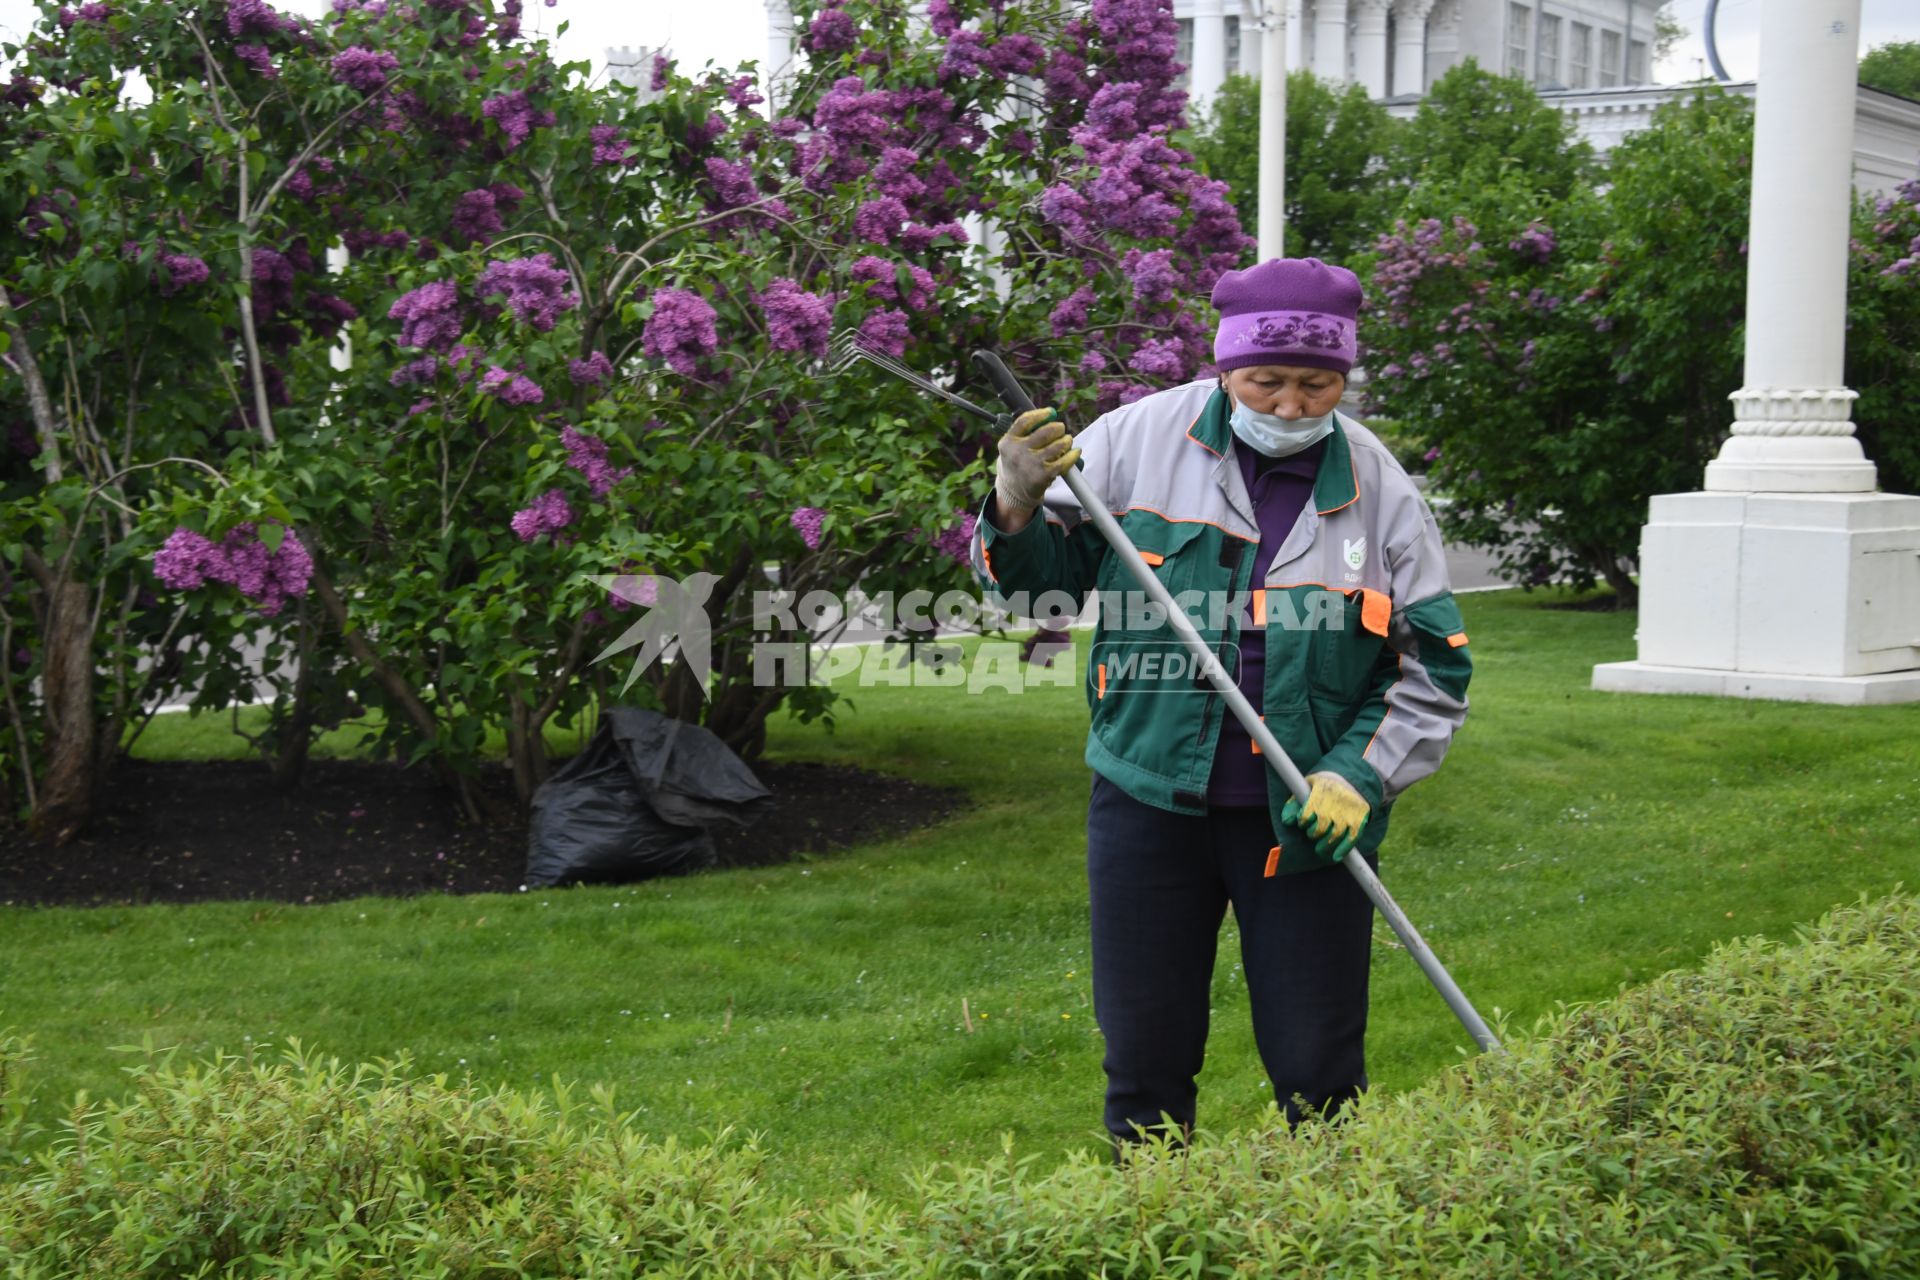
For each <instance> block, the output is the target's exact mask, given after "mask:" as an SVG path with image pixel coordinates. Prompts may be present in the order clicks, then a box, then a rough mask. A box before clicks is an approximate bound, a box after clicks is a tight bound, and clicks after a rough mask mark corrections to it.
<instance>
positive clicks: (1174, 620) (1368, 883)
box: [973, 351, 1503, 1053]
mask: <svg viewBox="0 0 1920 1280" xmlns="http://www.w3.org/2000/svg"><path fill="white" fill-rule="evenodd" d="M973 365H974V368H976V369H978V370H980V372H981V373H983V374H985V375H986V377H987V380H988V381H989V382H991V383H992V384H993V389H994V393H995V394H996V395H998V396H999V397H1000V402H1001V403H1002V404H1004V405H1006V406H1007V408H1008V409H1010V410H1012V411H1013V412H1014V413H1016V414H1020V413H1025V412H1026V411H1027V410H1029V409H1031V408H1033V407H1034V404H1033V401H1032V400H1031V399H1029V398H1028V396H1027V393H1026V391H1025V390H1023V389H1022V388H1021V386H1020V383H1019V382H1018V380H1016V379H1015V378H1014V376H1013V371H1012V370H1010V369H1008V368H1007V366H1006V365H1005V364H1004V363H1002V362H1001V360H1000V357H999V356H997V355H995V354H994V353H993V352H991V351H976V352H974V353H973ZM1061 478H1062V479H1064V480H1065V481H1066V482H1067V488H1068V489H1069V490H1071V491H1072V493H1073V497H1074V500H1075V501H1076V502H1078V503H1079V504H1080V509H1081V510H1082V511H1084V512H1086V514H1087V516H1088V518H1090V519H1091V520H1092V521H1093V524H1094V527H1095V528H1096V529H1098V530H1099V531H1100V534H1101V536H1102V537H1104V538H1105V539H1106V540H1107V546H1108V547H1109V548H1110V549H1111V550H1112V551H1113V553H1114V554H1115V555H1118V556H1119V557H1120V561H1121V563H1122V564H1124V565H1125V566H1126V568H1127V572H1128V573H1129V574H1130V575H1131V576H1132V577H1133V580H1134V582H1136V583H1137V584H1138V585H1139V587H1140V589H1141V590H1142V591H1144V592H1146V593H1147V598H1148V599H1150V600H1152V601H1153V602H1154V604H1156V605H1158V606H1159V608H1160V610H1161V612H1162V613H1163V614H1164V615H1165V617H1166V619H1167V625H1168V626H1169V627H1170V628H1172V630H1173V633H1174V635H1175V636H1176V637H1178V638H1179V640H1180V642H1181V644H1182V645H1183V646H1185V648H1186V650H1187V652H1188V653H1190V654H1192V655H1193V657H1194V659H1195V660H1196V661H1197V662H1198V663H1199V664H1200V666H1199V669H1200V671H1202V672H1203V673H1204V674H1205V675H1206V677H1207V681H1208V683H1210V684H1211V685H1212V686H1213V687H1214V690H1215V691H1216V692H1217V693H1219V695H1220V696H1221V697H1222V698H1223V699H1225V701H1226V704H1227V708H1228V710H1230V711H1232V712H1233V717H1234V719H1236V720H1238V721H1239V722H1240V725H1241V727H1242V728H1244V729H1245V730H1246V731H1247V733H1248V734H1249V735H1251V736H1252V738H1253V740H1254V742H1255V743H1256V744H1258V745H1259V747H1260V753H1261V758H1262V759H1264V760H1265V761H1266V762H1267V764H1268V765H1269V766H1271V767H1272V769H1273V771H1274V772H1275V773H1277V774H1279V775H1280V780H1281V781H1282V782H1284V783H1285V784H1286V786H1287V790H1288V791H1289V792H1291V793H1292V795H1293V797H1294V799H1296V800H1298V801H1299V802H1300V804H1301V805H1303V806H1304V805H1305V804H1306V803H1307V796H1308V787H1307V780H1306V779H1305V778H1304V777H1302V776H1301V774H1300V770H1299V768H1298V766H1296V765H1295V764H1294V763H1293V761H1292V760H1291V759H1289V758H1288V756H1287V753H1286V750H1285V749H1284V748H1283V747H1281V745H1280V743H1279V740H1278V739H1276V738H1275V737H1274V736H1273V731H1272V730H1271V729H1268V728H1267V726H1266V722H1265V721H1263V720H1262V719H1261V718H1260V714H1259V713H1258V712H1257V711H1255V710H1254V709H1253V705H1252V704H1251V703H1249V702H1248V701H1247V696H1246V695H1245V694H1244V693H1242V692H1240V686H1239V684H1238V683H1236V682H1235V680H1234V679H1233V677H1232V676H1230V675H1228V674H1227V671H1226V668H1225V666H1224V665H1222V663H1221V662H1220V655H1219V654H1217V653H1215V652H1214V651H1213V649H1212V648H1211V647H1209V646H1208V644H1207V642H1206V641H1205V640H1203V639H1202V638H1201V636H1200V633H1199V631H1198V630H1196V629H1195V627H1194V625H1193V620H1192V619H1191V618H1189V617H1187V615H1186V611H1185V610H1183V609H1181V608H1180V607H1179V606H1178V605H1176V604H1175V603H1174V600H1173V596H1172V595H1171V594H1170V593H1169V592H1168V591H1167V587H1166V584H1165V583H1163V582H1161V581H1160V578H1159V576H1158V575H1157V574H1155V573H1154V571H1153V569H1152V568H1151V567H1150V566H1149V565H1148V564H1147V562H1146V561H1145V560H1143V559H1141V558H1140V552H1139V551H1138V549H1136V548H1135V547H1134V545H1133V542H1132V540H1131V539H1129V538H1128V537H1127V535H1126V534H1125V533H1123V532H1122V531H1121V529H1120V522H1119V521H1117V520H1115V519H1114V518H1113V513H1112V512H1110V511H1108V510H1107V504H1106V501H1105V499H1103V498H1102V497H1101V496H1100V495H1099V494H1096V493H1095V492H1093V490H1092V489H1091V488H1090V487H1089V486H1088V485H1087V481H1086V477H1085V476H1084V475H1083V474H1082V473H1081V471H1080V468H1079V467H1077V466H1076V467H1074V468H1073V469H1072V470H1070V471H1068V472H1067V473H1066V474H1065V475H1064V476H1063V477H1061ZM1340 865H1341V866H1343V867H1345V868H1346V869H1347V871H1348V872H1349V873H1350V874H1351V875H1352V876H1353V878H1354V879H1355V880H1357V881H1359V882H1360V888H1361V889H1362V890H1363V891H1365V893H1366V895H1367V897H1368V898H1370V899H1372V900H1373V905H1374V906H1376V907H1378V908H1379V909H1380V914H1381V915H1383V916H1385V917H1386V919H1387V923H1388V924H1389V925H1391V926H1392V928H1393V932H1394V933H1395V935H1396V936H1398V937H1399V939H1400V942H1401V945H1402V946H1404V947H1406V949H1407V954H1409V955H1411V956H1412V957H1413V958H1414V960H1415V961H1416V962H1417V963H1418V964H1419V965H1420V968H1421V969H1422V970H1423V971H1424V972H1425V973H1426V975H1427V978H1428V980H1429V981H1431V982H1432V983H1433V985H1434V987H1435V988H1436V989H1437V990H1438V991H1439V992H1440V995H1441V998H1442V999H1444V1000H1445V1001H1446V1002H1447V1006H1448V1007H1449V1008H1451V1009H1452V1010H1453V1012H1454V1016H1455V1017H1457V1018H1459V1019H1460V1022H1461V1025H1463V1026H1465V1027H1466V1029H1467V1033H1468V1034H1469V1035H1471V1036H1472V1037H1473V1038H1474V1041H1475V1042H1476V1043H1477V1044H1479V1046H1480V1047H1481V1048H1482V1049H1484V1050H1487V1051H1488V1052H1492V1053H1499V1052H1503V1050H1502V1049H1501V1048H1500V1042H1499V1041H1498V1040H1496V1039H1494V1035H1493V1032H1492V1031H1491V1030H1489V1029H1488V1027H1487V1024H1486V1022H1485V1021H1483V1020H1482V1019H1481V1017H1480V1015H1479V1014H1478V1013H1477V1012H1475V1010H1474V1007H1473V1005H1472V1004H1470V1003H1469V1002H1468V1000H1467V997H1466V996H1465V995H1464V994H1463V993H1462V992H1461V990H1460V988H1459V986H1457V985H1456V984H1455V983H1454V981H1453V977H1452V975H1450V974H1449V973H1448V972H1447V970H1446V967H1445V966H1444V965H1442V964H1441V963H1440V959H1439V957H1438V956H1436V955H1434V954H1433V949H1432V948H1431V947H1429V946H1428V945H1427V942H1426V939H1424V938H1422V937H1421V936H1420V931H1419V930H1418V929H1415V928H1414V927H1413V921H1411V920H1409V919H1408V918H1407V913H1406V912H1404V911H1402V910H1401V909H1400V904H1399V903H1397V902H1395V901H1394V900H1393V895H1392V894H1390V893H1388V892H1387V887H1386V886H1385V885H1384V884H1381V883H1380V877H1378V876H1376V875H1375V874H1374V873H1373V868H1372V867H1369V866H1368V865H1367V860H1366V859H1365V858H1362V857H1358V856H1353V857H1347V858H1343V859H1341V861H1340Z"/></svg>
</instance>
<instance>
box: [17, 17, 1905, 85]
mask: <svg viewBox="0 0 1920 1280" xmlns="http://www.w3.org/2000/svg"><path fill="white" fill-rule="evenodd" d="M1761 2H1762V0H1721V4H1720V19H1719V43H1720V59H1721V61H1722V62H1724V63H1725V64H1726V67H1727V72H1728V74H1729V75H1731V76H1733V78H1734V79H1736V80H1750V79H1752V78H1753V75H1754V72H1755V69H1756V68H1757V67H1758V65H1759V41H1758V37H1757V35H1756V26H1757V23H1758V21H1759V16H1760V5H1761ZM1774 2H1775V3H1800V2H1801V0H1774ZM281 7H282V8H285V9H289V10H292V11H294V12H299V13H305V14H312V15H317V14H320V13H324V12H326V10H327V8H328V7H329V5H328V0H291V2H290V3H283V4H282V5H281ZM1706 7H1707V6H1706V0H1680V2H1679V3H1678V4H1676V5H1675V6H1674V9H1673V12H1674V15H1675V16H1676V17H1677V18H1678V19H1679V20H1680V22H1681V24H1682V25H1684V26H1685V27H1687V28H1688V33H1689V34H1688V36H1687V38H1686V39H1685V40H1683V41H1681V42H1680V44H1679V46H1678V47H1676V48H1675V50H1674V52H1673V56H1672V57H1670V58H1669V59H1667V61H1666V62H1664V63H1662V64H1661V65H1660V66H1659V67H1657V68H1656V74H1657V75H1658V76H1659V78H1660V79H1662V80H1690V79H1693V78H1695V77H1697V76H1701V75H1704V74H1705V73H1706V67H1707V60H1706V44H1705V41H1704V39H1703V37H1702V33H1701V26H1702V23H1703V21H1704V16H1705V13H1706ZM33 20H34V6H33V4H32V3H31V0H0V40H9V39H11V40H18V39H19V38H20V37H21V35H23V34H24V33H25V32H26V30H27V29H28V28H29V26H30V25H31V24H32V22H33ZM526 21H527V26H528V27H529V28H530V29H535V30H539V31H541V32H543V33H545V34H548V35H551V34H552V33H553V31H554V30H555V29H556V28H557V27H558V25H559V24H560V23H561V22H563V21H564V22H566V23H567V24H568V30H567V31H566V33H565V34H564V35H562V36H561V37H560V40H559V51H560V54H561V56H562V57H563V58H565V59H567V60H569V61H577V60H586V61H590V62H592V63H593V64H594V67H595V69H596V70H599V69H600V68H601V67H602V66H603V64H604V63H605V61H606V50H607V48H608V47H609V46H617V45H633V46H646V47H650V48H658V47H660V46H662V45H668V46H671V47H672V48H673V50H674V52H675V54H676V55H677V56H678V57H679V59H680V61H681V65H682V66H683V67H684V68H686V69H688V70H693V69H697V68H698V67H700V66H701V65H703V64H704V63H705V62H706V61H707V60H708V59H710V58H711V59H713V60H714V61H715V62H718V63H720V64H721V65H723V66H732V65H733V64H735V63H738V62H741V61H744V60H746V59H749V58H754V59H757V58H759V57H761V56H762V54H763V53H764V51H765V49H766V40H767V36H766V31H767V15H766V8H765V5H764V3H763V0H559V3H558V4H557V5H556V6H555V7H554V8H551V9H549V8H547V7H546V5H545V0H527V13H526ZM1893 40H1920V3H1916V0H1864V6H1863V9H1862V17H1861V42H1860V48H1861V51H1862V52H1865V51H1866V50H1867V49H1870V48H1872V47H1873V46H1875V45H1878V44H1885V43H1887V42H1888V41H1893Z"/></svg>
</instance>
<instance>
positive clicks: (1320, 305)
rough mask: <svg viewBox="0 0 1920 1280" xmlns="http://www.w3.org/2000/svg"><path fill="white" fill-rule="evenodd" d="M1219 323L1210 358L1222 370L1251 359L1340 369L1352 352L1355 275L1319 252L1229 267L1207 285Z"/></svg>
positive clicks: (1355, 340) (1355, 350)
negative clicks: (1313, 255)
mask: <svg viewBox="0 0 1920 1280" xmlns="http://www.w3.org/2000/svg"><path fill="white" fill-rule="evenodd" d="M1213 305H1214V306H1215V307H1216V308H1217V309H1218V310H1219V312H1220V327H1219V329H1217V330H1215V332H1214V335H1213V363H1214V365H1215V367H1217V368H1218V369H1220V370H1221V371H1222V372H1225V371H1226V370H1228V369H1245V368H1249V367H1251V366H1253V365H1257V364H1291V365H1305V366H1306V367H1308V368H1311V369H1332V370H1334V371H1335V372H1336V373H1345V372H1347V371H1348V370H1349V369H1351V368H1353V361H1354V358H1355V356H1356V355H1357V354H1358V336H1357V335H1358V326H1357V324H1356V323H1355V321H1356V318H1357V317H1358V316H1359V314H1360V278H1359V277H1358V276H1356V275H1354V274H1353V272H1351V271H1349V270H1347V269H1346V268H1345V267H1330V266H1328V265H1327V264H1326V263H1324V262H1322V261H1320V259H1318V258H1268V259H1267V260H1266V261H1265V262H1262V263H1260V264H1259V265H1258V266H1252V267H1248V268H1247V269H1246V270H1245V271H1229V272H1227V273H1226V274H1225V275H1223V276H1221V277H1220V279H1219V282H1218V283H1216V284H1215V285H1214V286H1213Z"/></svg>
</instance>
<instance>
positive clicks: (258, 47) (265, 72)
mask: <svg viewBox="0 0 1920 1280" xmlns="http://www.w3.org/2000/svg"><path fill="white" fill-rule="evenodd" d="M233 54H234V56H235V57H236V58H238V59H240V61H242V62H244V63H246V64H247V65H248V66H250V67H252V68H253V69H254V72H255V73H256V74H257V75H259V76H260V78H261V79H263V80H277V79H279V78H280V72H279V70H278V69H277V68H275V67H274V65H273V51H272V50H271V49H269V48H267V46H265V45H263V44H237V45H235V46H233Z"/></svg>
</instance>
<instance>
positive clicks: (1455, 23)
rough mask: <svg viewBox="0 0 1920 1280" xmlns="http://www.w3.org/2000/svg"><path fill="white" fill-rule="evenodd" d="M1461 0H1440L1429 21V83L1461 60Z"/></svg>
mask: <svg viewBox="0 0 1920 1280" xmlns="http://www.w3.org/2000/svg"><path fill="white" fill-rule="evenodd" d="M1460 4H1461V0H1439V3H1438V4H1436V5H1434V7H1433V16H1432V17H1431V18H1429V19H1428V21H1427V83H1428V84H1432V83H1433V82H1434V81H1435V80H1438V79H1439V78H1440V77H1441V76H1444V75H1445V74H1447V72H1449V71H1451V70H1453V68H1454V64H1456V63H1458V62H1459V61H1460Z"/></svg>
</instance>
